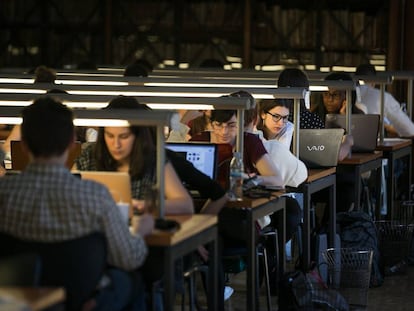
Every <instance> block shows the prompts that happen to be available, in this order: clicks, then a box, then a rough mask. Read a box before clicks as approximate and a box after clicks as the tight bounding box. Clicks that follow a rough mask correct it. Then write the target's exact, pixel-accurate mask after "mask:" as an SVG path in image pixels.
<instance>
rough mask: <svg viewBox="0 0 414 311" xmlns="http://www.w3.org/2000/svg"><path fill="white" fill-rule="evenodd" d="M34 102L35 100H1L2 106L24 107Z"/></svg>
mask: <svg viewBox="0 0 414 311" xmlns="http://www.w3.org/2000/svg"><path fill="white" fill-rule="evenodd" d="M32 103H33V100H0V106H3V105H4V106H13V107H24V106H29V105H31V104H32Z"/></svg>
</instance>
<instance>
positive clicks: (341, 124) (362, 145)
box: [325, 114, 380, 152]
mask: <svg viewBox="0 0 414 311" xmlns="http://www.w3.org/2000/svg"><path fill="white" fill-rule="evenodd" d="M379 122H380V116H379V115H378V114H353V115H352V116H351V134H352V137H353V138H354V145H353V146H352V152H374V150H375V148H376V147H377V139H378V131H379ZM325 127H326V128H343V129H345V128H346V116H345V115H340V114H327V115H326V117H325Z"/></svg>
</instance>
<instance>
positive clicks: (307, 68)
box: [305, 65, 316, 70]
mask: <svg viewBox="0 0 414 311" xmlns="http://www.w3.org/2000/svg"><path fill="white" fill-rule="evenodd" d="M305 70H316V65H305Z"/></svg>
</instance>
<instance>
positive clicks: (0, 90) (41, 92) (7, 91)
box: [0, 88, 46, 94]
mask: <svg viewBox="0 0 414 311" xmlns="http://www.w3.org/2000/svg"><path fill="white" fill-rule="evenodd" d="M0 93H18V94H21V93H24V94H46V90H39V89H2V88H0Z"/></svg>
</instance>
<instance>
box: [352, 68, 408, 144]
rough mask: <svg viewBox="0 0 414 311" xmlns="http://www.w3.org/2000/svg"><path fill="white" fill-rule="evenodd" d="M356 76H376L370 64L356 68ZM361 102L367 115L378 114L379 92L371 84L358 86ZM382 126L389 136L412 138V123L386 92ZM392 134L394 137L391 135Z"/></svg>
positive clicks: (379, 106)
mask: <svg viewBox="0 0 414 311" xmlns="http://www.w3.org/2000/svg"><path fill="white" fill-rule="evenodd" d="M355 75H357V76H368V75H369V76H374V75H376V70H375V67H374V66H373V65H371V64H362V65H359V66H358V67H357V70H356V72H355ZM360 90H361V102H362V104H363V105H364V106H365V107H366V109H367V113H368V114H380V110H381V91H380V90H379V89H377V88H375V85H374V84H372V83H366V84H364V85H361V86H360ZM384 125H385V129H386V131H387V133H388V134H389V135H392V136H394V135H397V136H400V137H413V136H414V123H413V122H412V121H411V120H410V118H409V117H408V116H407V114H406V113H404V111H402V110H401V105H400V103H399V102H398V101H397V100H396V99H395V98H394V97H393V96H392V95H391V94H390V93H388V92H385V94H384ZM393 134H394V135H393Z"/></svg>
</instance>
